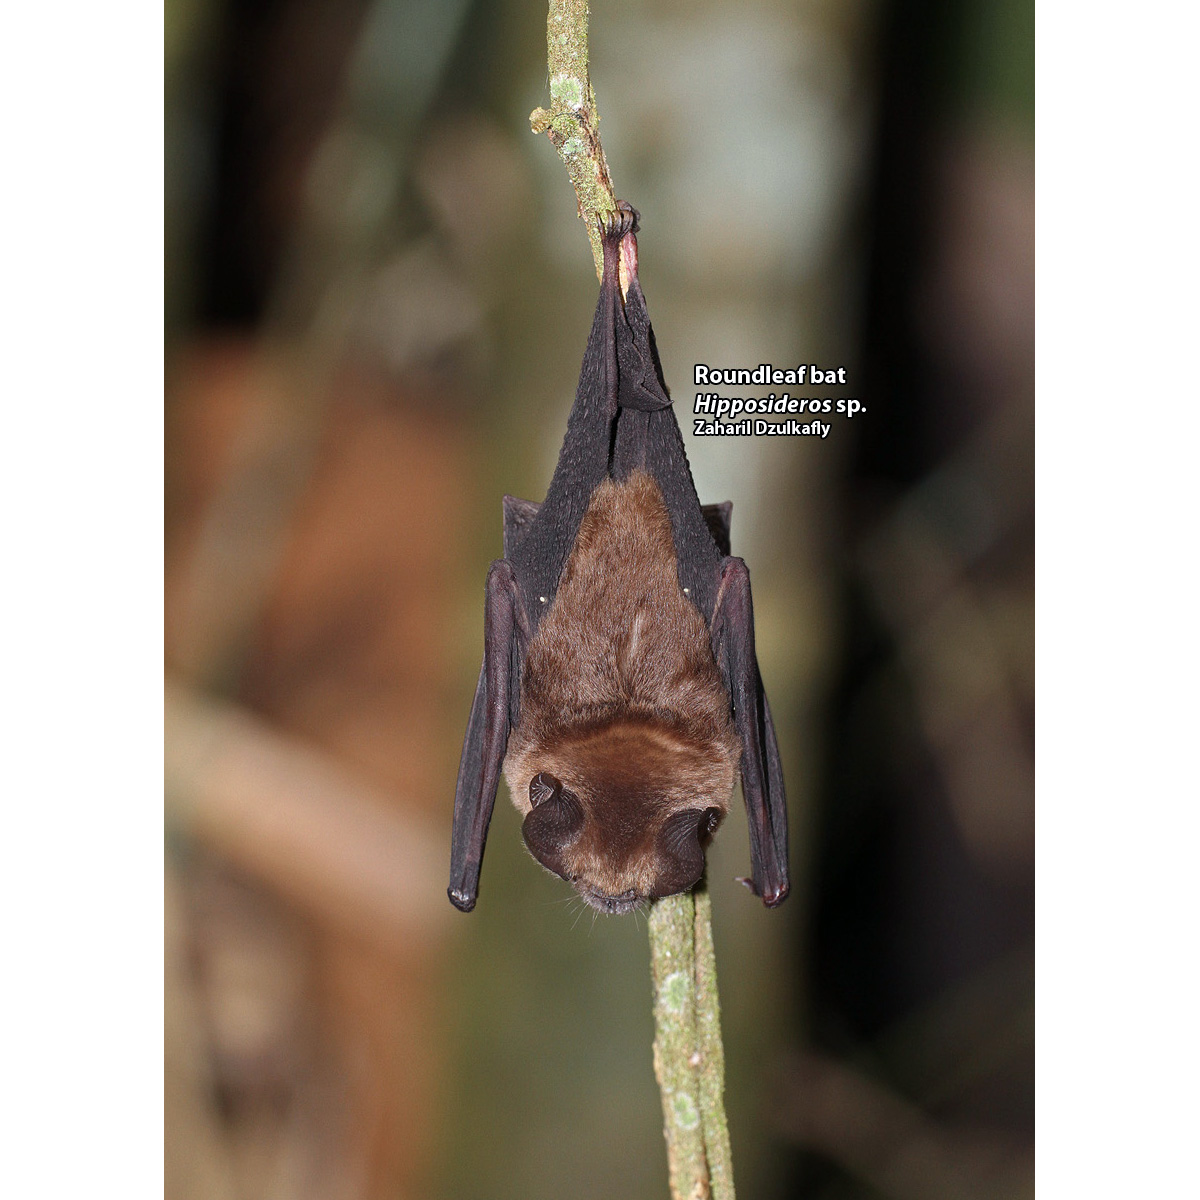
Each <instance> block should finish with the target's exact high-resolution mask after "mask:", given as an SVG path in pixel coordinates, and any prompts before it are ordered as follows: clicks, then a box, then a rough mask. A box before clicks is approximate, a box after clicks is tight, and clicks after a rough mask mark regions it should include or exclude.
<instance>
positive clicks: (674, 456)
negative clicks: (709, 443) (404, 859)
mask: <svg viewBox="0 0 1200 1200" xmlns="http://www.w3.org/2000/svg"><path fill="white" fill-rule="evenodd" d="M637 229H638V214H637V212H636V211H635V210H634V209H633V208H632V207H631V206H630V205H628V204H625V203H622V204H621V205H620V206H619V209H618V212H617V214H616V215H615V216H614V217H613V218H611V219H610V220H609V221H608V222H607V223H606V224H605V226H604V228H603V230H602V233H603V239H602V240H603V248H604V268H603V278H602V281H601V285H600V298H599V301H598V302H597V305H596V314H595V318H594V320H593V322H592V329H591V333H590V334H589V336H588V342H587V350H586V352H585V354H584V359H583V368H582V370H581V371H580V375H579V386H578V389H577V391H576V394H575V402H574V405H573V407H572V409H571V413H570V416H569V418H568V421H567V432H566V436H565V438H564V440H563V445H562V449H561V451H560V453H559V458H558V465H557V466H556V468H555V471H554V475H553V478H552V479H551V481H550V487H549V489H548V491H547V492H546V498H545V500H544V501H543V502H542V503H541V504H535V503H533V502H532V501H528V500H518V499H516V498H515V497H512V496H505V497H504V557H503V558H502V559H499V560H497V561H496V562H494V563H492V565H491V568H490V570H489V571H488V576H487V584H486V589H485V609H484V654H483V666H482V668H481V669H480V672H479V682H478V684H477V685H476V688H475V698H474V701H473V702H472V704H471V715H470V717H469V719H468V722H467V732H466V738H465V740H464V743H463V752H462V761H461V763H460V766H459V771H458V783H457V787H456V789H455V796H454V826H453V833H452V837H451V849H450V886H449V889H448V894H449V897H450V901H451V903H452V904H454V906H455V907H456V908H458V909H461V910H462V911H463V912H469V911H470V910H471V909H473V908H474V907H475V902H476V899H477V897H478V891H479V870H480V865H481V863H482V860H483V850H484V845H485V843H486V841H487V831H488V825H489V823H490V821H491V817H492V809H493V807H494V805H495V800H496V788H497V785H498V783H499V778H500V774H501V772H503V774H504V777H505V780H506V781H507V783H508V787H509V791H510V792H511V794H512V798H513V802H514V804H515V805H516V807H517V810H518V812H520V813H521V814H522V817H523V821H522V826H521V832H522V837H523V839H524V841H525V845H526V847H527V849H528V850H529V851H530V853H531V854H532V855H533V857H534V858H535V859H537V861H538V862H539V863H541V864H542V865H543V866H544V867H546V868H547V869H548V870H550V871H552V872H553V873H554V874H555V875H559V876H561V877H562V878H563V879H565V880H567V881H568V882H570V883H571V884H572V885H573V886H574V887H575V889H576V890H577V891H578V893H579V894H580V896H582V898H583V899H584V900H585V901H586V902H587V903H588V904H590V905H591V906H592V907H594V908H596V909H598V910H600V911H601V912H606V913H621V912H627V911H629V910H630V909H632V908H634V907H636V906H637V905H639V904H641V903H642V902H644V901H646V900H650V899H655V898H658V897H661V896H669V895H673V894H675V893H678V892H684V891H688V890H689V889H691V888H692V887H694V886H695V884H696V883H698V882H699V880H700V878H701V876H702V875H703V873H704V866H705V850H706V848H707V846H708V844H709V842H710V841H711V839H712V836H713V834H714V833H715V832H716V830H717V828H718V826H719V825H720V824H721V821H722V820H723V819H724V817H725V815H726V814H727V813H728V811H729V805H730V800H731V797H732V794H733V789H734V786H735V784H736V782H737V779H738V776H739V774H740V777H741V783H742V794H743V797H744V800H745V806H746V814H747V817H748V820H749V827H750V857H751V864H752V877H751V878H750V879H744V880H742V881H741V882H743V883H745V884H746V885H747V886H748V887H750V889H751V890H752V891H753V892H754V893H755V894H756V895H758V896H760V897H761V898H762V900H763V903H764V904H766V905H767V906H768V907H770V908H773V907H775V906H776V905H778V904H781V903H782V902H783V901H784V899H786V897H787V894H788V888H789V882H788V857H787V806H786V799H785V796H784V786H783V771H782V767H781V765H780V761H779V749H778V746H777V745H776V739H775V728H774V725H773V724H772V721H771V710H770V707H769V706H768V704H767V698H766V695H765V693H764V691H763V685H762V679H761V677H760V675H759V670H758V660H757V658H756V656H755V651H754V610H753V605H752V603H751V596H750V576H749V573H748V571H747V569H746V564H745V563H744V562H743V561H742V560H741V559H740V558H733V557H730V554H729V525H730V517H731V511H732V506H731V505H730V504H729V503H728V502H726V503H724V504H719V505H709V506H707V507H702V506H701V504H700V501H699V498H698V497H697V495H696V488H695V484H694V483H693V482H692V475H691V470H690V469H689V467H688V462H687V456H686V454H685V453H684V447H683V439H682V437H681V435H680V432H679V425H678V423H677V422H676V420H675V414H674V412H673V410H672V408H671V399H670V396H669V395H668V393H667V389H666V385H665V383H664V382H663V376H662V366H661V364H660V362H659V357H658V351H657V348H656V345H655V341H654V333H653V330H652V329H651V327H650V318H649V315H648V313H647V311H646V301H645V297H644V296H643V294H642V289H641V286H640V284H639V283H638V275H637V266H638V259H637V238H636V234H637Z"/></svg>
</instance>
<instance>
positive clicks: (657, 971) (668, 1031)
mask: <svg viewBox="0 0 1200 1200" xmlns="http://www.w3.org/2000/svg"><path fill="white" fill-rule="evenodd" d="M650 971H651V976H652V979H653V983H654V1029H655V1033H654V1074H655V1076H656V1078H657V1079H658V1086H659V1091H660V1092H661V1093H662V1106H663V1135H664V1136H665V1138H666V1141H667V1166H668V1170H669V1172H670V1181H671V1197H672V1200H707V1198H708V1197H710V1196H711V1197H712V1198H713V1200H734V1191H733V1161H732V1157H731V1155H730V1150H729V1124H728V1122H727V1120H726V1118H725V1101H724V1095H725V1052H724V1048H723V1046H722V1044H721V1006H720V1001H719V999H718V996H717V964H716V958H715V956H714V953H713V940H712V901H711V899H710V898H709V895H708V891H707V888H706V886H705V885H704V884H701V885H700V887H699V888H698V889H697V890H696V892H695V893H694V894H688V895H683V896H668V897H667V898H666V899H664V900H656V901H654V902H653V903H652V904H651V906H650Z"/></svg>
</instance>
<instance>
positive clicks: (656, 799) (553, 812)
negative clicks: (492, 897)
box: [521, 722, 736, 913]
mask: <svg viewBox="0 0 1200 1200" xmlns="http://www.w3.org/2000/svg"><path fill="white" fill-rule="evenodd" d="M547 757H548V758H549V759H550V760H551V763H552V765H547V767H546V769H542V770H538V771H536V773H532V774H531V775H530V776H529V783H528V797H529V808H528V811H527V813H526V816H525V820H524V822H523V825H522V835H523V836H524V839H525V845H526V846H527V847H528V849H529V851H530V853H531V854H532V855H533V856H534V858H536V859H537V860H538V862H540V863H541V864H542V865H543V866H544V867H546V868H547V869H548V870H550V871H553V872H554V874H556V875H559V876H561V877H562V878H563V879H566V880H567V881H568V882H569V883H571V884H572V885H573V886H574V887H575V889H576V891H578V892H579V894H580V896H582V897H583V899H584V900H585V901H586V902H587V903H588V904H590V905H591V906H592V907H593V908H596V909H598V910H599V911H601V912H605V913H622V912H628V911H629V910H630V909H632V908H635V907H636V906H637V905H638V904H640V903H642V902H643V901H645V900H651V899H656V898H658V897H660V896H671V895H674V894H675V893H677V892H686V891H688V890H689V889H690V888H692V887H694V886H695V884H696V883H698V882H699V880H700V877H701V875H703V873H704V852H705V850H706V849H707V847H708V844H709V842H710V841H711V840H712V836H713V834H714V833H715V832H716V830H717V827H718V826H719V825H720V823H721V821H722V820H723V818H724V816H725V814H726V812H727V811H728V809H729V798H730V795H731V794H732V791H733V782H734V768H733V763H734V762H736V758H733V757H732V756H731V755H730V753H729V752H728V750H727V749H726V748H718V747H712V746H707V745H704V744H703V743H698V742H695V741H693V740H689V739H687V738H685V737H682V736H680V735H678V733H676V732H672V731H667V730H664V729H662V728H659V727H656V726H654V725H652V724H650V723H647V724H644V725H639V724H637V723H631V722H623V723H621V724H619V725H617V726H608V727H606V728H604V729H601V730H596V731H592V732H589V733H587V734H584V735H582V736H577V737H574V738H570V739H565V740H564V741H563V742H560V743H559V744H558V745H557V746H555V748H554V752H553V753H551V754H549V755H548V756H547ZM521 807H524V806H523V805H522V806H521Z"/></svg>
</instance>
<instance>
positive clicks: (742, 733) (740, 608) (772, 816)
mask: <svg viewBox="0 0 1200 1200" xmlns="http://www.w3.org/2000/svg"><path fill="white" fill-rule="evenodd" d="M712 638H713V650H714V653H715V654H716V658H717V664H718V666H719V667H720V669H721V674H722V676H723V677H724V680H725V686H726V688H727V689H728V691H729V697H730V701H731V703H732V705H733V717H734V724H735V725H736V727H737V731H738V736H739V737H740V738H741V739H742V795H743V797H744V799H745V802H746V819H747V824H748V825H749V828H750V861H751V866H752V870H753V878H752V879H751V880H749V881H744V882H748V884H749V886H750V888H751V890H752V891H753V892H754V894H755V895H756V896H760V897H761V898H762V901H763V903H764V904H765V905H766V906H767V907H768V908H774V907H775V906H776V905H778V904H782V903H783V902H784V900H786V899H787V895H788V892H789V890H790V889H791V883H790V881H789V878H788V836H787V797H786V795H785V793H784V787H783V767H782V765H781V763H780V760H779V746H778V744H777V742H776V740H775V725H774V722H773V721H772V720H771V709H770V706H769V705H768V704H767V697H766V693H765V692H764V690H763V685H762V677H761V676H760V674H759V671H758V659H757V658H756V656H755V652H754V605H753V602H752V600H751V596H750V572H749V571H748V570H747V568H746V564H745V563H744V562H743V561H742V560H741V559H740V558H726V559H724V561H723V562H722V565H721V582H720V586H719V589H718V592H717V607H716V611H715V613H714V615H713V623H712Z"/></svg>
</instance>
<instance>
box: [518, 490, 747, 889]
mask: <svg viewBox="0 0 1200 1200" xmlns="http://www.w3.org/2000/svg"><path fill="white" fill-rule="evenodd" d="M740 756H741V743H740V741H739V740H738V736H737V733H736V732H735V729H734V725H733V721H732V719H731V717H730V711H729V696H728V695H727V693H726V691H725V687H724V684H723V683H722V680H721V676H720V672H719V671H718V669H717V664H716V662H715V661H714V659H713V654H712V648H711V644H710V640H709V633H708V629H707V628H706V626H705V623H704V620H703V618H702V617H701V616H700V614H699V613H698V612H697V611H696V609H695V607H694V606H693V605H692V604H691V602H690V601H689V600H688V598H687V597H686V596H685V595H684V594H683V591H682V589H681V587H680V585H679V579H678V575H677V570H676V558H675V544H674V541H673V539H672V535H671V519H670V516H669V514H668V512H667V508H666V505H665V503H664V502H663V497H662V493H661V492H660V490H659V488H658V484H657V483H655V481H654V479H653V478H652V477H651V476H650V475H648V474H646V473H645V472H642V471H634V472H633V473H632V474H631V475H630V477H629V479H628V480H627V481H626V482H625V483H616V482H614V481H613V480H611V479H606V480H604V482H602V483H601V484H600V486H599V487H597V489H596V491H595V492H594V493H593V495H592V499H591V501H590V503H589V505H588V510H587V514H586V516H585V517H584V519H583V524H582V526H581V527H580V530H579V536H578V538H577V540H576V542H575V545H574V547H573V549H572V551H571V555H570V557H569V558H568V560H567V564H566V567H565V568H564V569H563V575H562V580H561V582H560V584H559V587H558V591H557V593H556V594H555V597H554V602H553V604H552V605H551V607H550V609H549V611H548V612H547V613H546V614H545V615H544V616H543V617H542V620H541V622H540V623H539V625H538V629H537V633H536V634H535V635H534V638H533V640H532V641H531V643H530V645H529V651H528V654H527V656H526V659H525V667H524V674H523V677H522V681H521V714H520V721H519V723H518V725H517V727H516V728H515V729H514V730H513V731H512V734H511V735H510V738H509V743H508V754H507V757H506V758H505V761H504V776H505V779H506V780H507V782H508V786H509V791H510V792H511V793H512V797H513V801H514V803H515V804H516V806H517V808H518V809H519V810H520V811H521V812H522V813H528V812H529V811H530V808H531V803H530V797H529V785H530V781H531V780H532V779H533V777H534V776H535V775H537V774H538V773H539V772H546V773H548V774H549V775H552V776H554V777H555V778H557V779H558V780H560V781H561V782H562V784H563V786H564V787H565V788H566V789H568V790H570V791H572V792H574V794H575V795H576V796H577V797H578V798H579V800H580V802H581V804H582V806H583V809H584V812H585V814H586V820H585V823H584V826H583V829H582V831H581V832H580V833H579V835H578V837H576V838H575V840H574V841H573V842H572V843H571V845H569V846H568V847H565V848H564V851H563V856H562V860H563V863H564V865H565V867H566V869H565V870H564V871H563V872H562V873H563V874H564V875H565V876H566V877H567V878H570V879H571V880H572V881H573V882H574V883H575V884H576V886H577V887H578V888H579V890H580V892H581V894H583V895H584V898H585V899H589V900H591V901H593V902H595V901H596V900H597V899H600V900H604V898H609V897H614V896H621V895H626V894H629V893H635V894H636V896H637V897H638V898H645V897H646V896H648V895H651V894H652V893H653V890H654V886H655V879H656V878H657V877H658V875H659V870H660V865H661V864H660V861H659V857H658V850H657V839H658V834H659V831H660V829H661V828H662V824H663V822H664V821H665V820H666V818H668V817H670V816H671V815H672V814H674V813H678V812H680V811H681V810H683V809H687V808H694V809H705V808H715V809H717V810H718V811H719V812H720V814H721V816H724V814H725V813H726V812H727V811H728V808H729V800H730V796H731V795H732V792H733V786H734V782H735V780H736V778H737V769H738V762H739V759H740ZM598 906H599V907H609V908H610V909H611V905H604V904H600V905H598Z"/></svg>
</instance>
